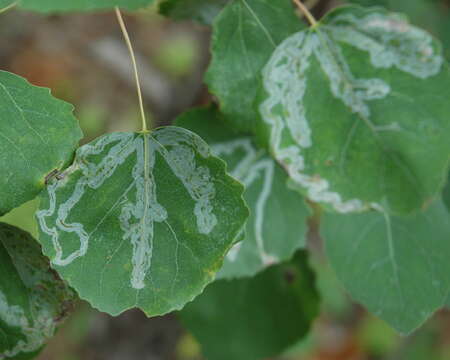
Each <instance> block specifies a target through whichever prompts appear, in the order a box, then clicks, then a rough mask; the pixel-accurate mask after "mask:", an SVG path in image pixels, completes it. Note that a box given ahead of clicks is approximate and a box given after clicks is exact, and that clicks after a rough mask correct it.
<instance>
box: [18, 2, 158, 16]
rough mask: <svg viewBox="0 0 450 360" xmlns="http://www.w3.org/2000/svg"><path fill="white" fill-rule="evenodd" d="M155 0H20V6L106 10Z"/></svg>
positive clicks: (140, 5) (45, 10)
mask: <svg viewBox="0 0 450 360" xmlns="http://www.w3.org/2000/svg"><path fill="white" fill-rule="evenodd" d="M153 2H154V0H64V1H61V0H20V2H19V6H20V7H21V8H23V9H27V10H33V11H38V12H43V13H53V12H67V11H93V10H106V9H112V8H114V7H115V6H118V7H120V8H123V9H127V10H137V9H139V8H143V7H145V6H148V5H150V4H152V3H153Z"/></svg>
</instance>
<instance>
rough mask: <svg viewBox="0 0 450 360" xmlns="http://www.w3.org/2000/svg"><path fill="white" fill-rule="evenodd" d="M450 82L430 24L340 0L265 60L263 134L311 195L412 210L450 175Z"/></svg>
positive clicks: (337, 205) (340, 204)
mask: <svg viewBox="0 0 450 360" xmlns="http://www.w3.org/2000/svg"><path fill="white" fill-rule="evenodd" d="M449 86H450V70H449V67H448V64H447V63H446V62H445V61H444V58H443V56H442V52H441V45H440V44H439V43H438V42H437V41H436V40H435V39H434V38H433V37H431V36H430V35H429V34H428V33H426V32H425V31H423V30H421V29H419V28H417V27H414V26H412V25H410V24H409V23H408V21H407V20H406V19H405V18H404V17H403V16H402V15H399V14H394V13H389V12H386V11H384V10H382V9H379V8H376V9H368V10H367V9H363V8H360V7H356V6H347V7H342V8H338V9H335V10H334V11H332V12H331V13H330V14H329V15H328V16H327V17H326V18H325V19H324V20H323V21H322V22H321V23H319V24H318V26H316V27H314V28H312V29H310V30H307V31H302V32H299V33H297V34H295V35H292V36H291V37H289V38H288V39H286V40H285V41H284V42H283V43H282V44H281V45H280V46H278V48H277V50H276V51H275V53H274V55H273V56H272V58H271V59H270V61H269V62H268V64H267V65H266V66H265V68H264V70H263V87H264V91H263V92H264V93H265V94H264V95H262V96H261V103H260V106H259V110H260V113H261V117H262V121H261V123H260V125H261V126H260V129H259V135H260V137H261V139H263V141H266V142H267V143H268V144H269V145H270V148H271V152H272V153H273V154H274V156H275V157H276V158H277V160H278V161H279V162H280V163H281V164H283V166H284V167H285V168H286V169H287V171H288V172H289V174H290V177H291V178H292V181H293V182H294V183H295V184H296V185H297V186H298V187H299V188H300V189H301V190H302V192H304V193H305V194H306V196H307V197H309V198H310V199H311V200H313V201H315V202H320V203H324V204H327V205H328V206H329V207H330V208H332V209H333V210H335V211H338V212H352V211H359V210H364V209H367V208H369V207H376V208H380V207H383V208H385V209H386V210H387V211H389V212H390V213H394V214H404V213H409V212H412V211H414V210H418V209H420V208H422V207H425V206H426V205H427V204H429V203H430V202H431V201H432V199H433V198H434V197H435V196H436V195H437V194H440V193H441V190H442V189H441V186H442V184H443V182H444V176H446V175H447V171H448V164H449V153H450V141H448V139H449V134H450V122H449V121H448V114H449V113H450V101H448V89H449Z"/></svg>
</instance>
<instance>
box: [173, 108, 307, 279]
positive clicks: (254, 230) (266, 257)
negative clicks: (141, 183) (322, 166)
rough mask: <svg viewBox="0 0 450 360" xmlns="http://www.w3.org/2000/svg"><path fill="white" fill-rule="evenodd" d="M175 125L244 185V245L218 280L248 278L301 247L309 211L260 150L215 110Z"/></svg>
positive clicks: (232, 254) (235, 250) (234, 251)
mask: <svg viewBox="0 0 450 360" xmlns="http://www.w3.org/2000/svg"><path fill="white" fill-rule="evenodd" d="M177 125H179V126H182V127H184V128H187V129H189V130H192V131H194V132H196V133H197V134H199V135H200V136H201V137H202V138H203V139H205V140H206V141H207V142H208V143H209V145H210V146H211V149H212V151H213V153H214V154H215V155H216V156H218V157H220V158H222V159H224V160H225V161H226V162H227V164H228V171H230V174H231V175H232V176H233V177H235V178H236V179H238V180H240V181H241V182H242V183H243V184H244V185H245V192H244V198H245V200H246V202H247V204H248V206H249V207H250V214H251V215H250V218H249V220H248V222H247V227H246V232H245V235H244V240H243V241H241V242H239V243H237V244H236V245H235V246H234V247H233V248H232V249H231V250H230V252H229V253H228V255H227V257H226V260H225V263H224V266H223V267H222V269H221V271H220V272H219V274H218V276H219V277H227V278H233V277H240V276H252V275H254V274H255V273H257V272H258V271H261V270H262V269H264V268H265V267H267V266H269V265H272V264H274V263H278V262H280V261H284V260H287V259H289V258H291V257H292V255H293V254H294V252H295V251H296V250H297V249H298V248H300V247H304V246H305V241H306V233H307V230H308V226H307V223H306V222H307V218H308V216H309V211H308V208H307V206H306V204H305V203H304V201H303V198H302V196H301V195H300V194H299V193H298V192H296V191H294V190H290V189H288V187H287V184H286V181H287V178H288V177H287V174H286V173H285V172H284V171H283V169H281V168H280V167H279V166H278V165H277V164H276V163H275V161H274V160H273V159H272V158H271V157H269V156H268V155H267V153H266V151H265V150H263V149H258V148H257V147H256V146H255V145H254V144H253V142H252V140H251V138H250V137H248V136H242V135H236V134H234V133H233V132H232V131H231V130H230V129H228V128H227V127H226V124H225V123H224V121H223V118H222V117H221V116H220V115H219V113H218V111H217V110H216V108H215V107H209V108H202V109H195V110H192V111H189V112H187V113H186V114H184V115H182V116H181V117H180V118H179V119H178V120H177Z"/></svg>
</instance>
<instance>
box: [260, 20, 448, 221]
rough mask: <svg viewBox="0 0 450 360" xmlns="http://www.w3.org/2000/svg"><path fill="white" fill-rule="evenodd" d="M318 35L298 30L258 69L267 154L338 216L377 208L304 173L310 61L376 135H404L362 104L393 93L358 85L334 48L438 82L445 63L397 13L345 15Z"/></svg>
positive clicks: (369, 82)
mask: <svg viewBox="0 0 450 360" xmlns="http://www.w3.org/2000/svg"><path fill="white" fill-rule="evenodd" d="M343 24H344V25H343ZM317 31H318V32H317V33H314V32H312V31H303V32H300V33H297V34H294V35H292V36H290V37H289V38H287V39H286V40H285V41H284V42H283V43H281V45H280V46H279V47H278V48H277V50H276V51H275V52H274V54H273V56H272V58H271V59H270V60H269V62H268V63H267V65H266V66H265V68H264V69H263V86H264V89H265V91H266V93H267V94H268V97H267V99H266V100H265V101H264V102H262V103H261V104H260V107H259V111H260V114H261V116H262V119H263V121H264V122H265V123H267V124H268V125H269V126H270V144H271V148H272V151H273V153H274V155H275V157H276V159H277V160H278V161H279V162H280V163H281V164H283V166H284V167H285V169H286V170H287V172H288V173H289V176H290V177H291V179H293V181H294V182H295V183H297V184H299V185H300V186H301V187H302V188H304V189H306V192H307V196H308V197H309V198H310V199H311V200H313V201H315V202H323V203H329V204H331V205H332V207H333V208H334V209H335V210H336V211H338V212H342V213H348V212H355V211H362V210H364V209H366V208H368V207H372V208H377V209H380V208H382V207H381V205H380V204H376V203H370V204H364V203H363V202H362V201H361V200H359V199H350V200H343V199H342V196H341V195H340V194H339V193H337V192H333V191H331V190H330V183H329V181H328V180H326V179H323V178H321V177H319V176H317V175H310V174H306V173H305V159H304V157H303V155H302V149H306V148H309V147H311V146H313V143H312V130H311V128H310V125H309V121H308V119H307V115H306V108H305V105H304V102H303V98H304V96H305V93H306V89H307V86H308V84H307V78H306V71H307V70H308V69H309V67H310V65H311V58H312V55H314V57H315V58H316V59H317V61H318V62H319V64H320V66H321V68H322V70H323V72H324V73H325V74H326V76H327V77H328V79H329V81H330V89H331V92H332V94H333V96H335V97H336V98H338V99H340V100H341V101H342V102H343V103H344V104H345V105H347V106H348V107H349V108H350V109H351V111H352V112H353V113H356V114H359V115H360V117H361V119H362V120H363V121H364V122H365V123H366V125H367V126H369V127H370V128H371V129H372V131H373V132H374V133H378V132H382V131H399V130H401V128H400V126H399V124H397V123H393V124H389V125H384V126H377V125H375V124H373V123H372V122H371V120H370V116H371V114H370V108H369V106H368V104H367V102H368V101H370V100H376V99H382V98H385V97H386V96H387V95H388V94H389V93H390V91H391V89H390V86H389V84H387V83H386V82H385V81H383V80H382V79H375V78H374V79H357V78H355V77H354V76H353V74H352V72H351V70H350V68H349V66H348V64H347V62H346V60H345V58H344V56H343V54H342V50H341V48H340V46H339V45H338V44H337V41H342V42H346V43H348V44H350V45H352V46H354V47H356V48H358V49H360V50H364V51H367V52H369V54H370V57H371V61H372V64H373V66H375V67H381V68H389V67H393V66H396V67H397V68H398V69H399V70H401V71H405V72H407V73H409V74H411V75H413V76H416V77H419V78H426V77H429V76H433V75H436V74H437V73H438V72H439V71H440V69H441V65H442V63H443V59H442V56H440V55H439V54H438V53H437V50H438V49H435V48H434V47H433V39H432V37H431V36H430V35H428V34H427V33H426V32H425V31H422V30H420V29H417V28H414V27H412V26H411V25H409V24H408V23H407V22H406V21H405V20H404V19H403V18H400V17H399V16H398V15H396V14H394V15H392V16H383V15H381V14H377V13H374V14H370V15H368V16H366V17H362V18H356V17H355V16H354V15H352V14H343V15H341V16H337V17H336V18H335V19H333V21H332V23H331V24H330V25H321V27H320V29H318V30H317ZM364 31H371V32H374V33H375V34H376V35H378V36H379V39H378V41H377V40H374V39H373V38H371V37H370V36H369V35H367V34H364ZM398 37H400V39H398ZM333 39H334V40H336V41H334V40H333ZM397 41H400V42H402V41H403V44H404V45H401V46H400V48H399V47H398V46H397V47H396V46H395V45H394V44H396V43H397ZM405 44H406V45H405ZM386 49H387V50H386ZM402 52H404V54H403V53H402ZM289 138H290V139H289ZM292 140H293V141H292Z"/></svg>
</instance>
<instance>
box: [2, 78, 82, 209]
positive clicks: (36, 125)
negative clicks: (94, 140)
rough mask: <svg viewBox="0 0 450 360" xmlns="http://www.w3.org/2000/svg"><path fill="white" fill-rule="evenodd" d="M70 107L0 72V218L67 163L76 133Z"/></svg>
mask: <svg viewBox="0 0 450 360" xmlns="http://www.w3.org/2000/svg"><path fill="white" fill-rule="evenodd" d="M72 111H73V107H72V105H70V104H67V103H65V102H63V101H61V100H58V99H56V98H54V97H53V96H51V95H50V92H49V90H48V89H44V88H40V87H36V86H32V85H31V84H29V83H28V82H27V81H26V80H25V79H23V78H21V77H19V76H17V75H14V74H11V73H8V72H5V71H0V174H1V176H0V215H2V214H5V213H6V212H8V211H9V210H11V209H13V208H15V207H17V206H19V205H21V204H23V203H25V202H26V201H28V200H31V199H33V198H34V197H36V196H37V195H38V194H39V192H40V191H41V190H42V189H43V187H44V184H45V177H46V175H47V174H49V173H51V172H52V171H53V170H54V169H61V168H63V167H64V166H65V165H66V164H67V163H68V162H69V161H71V160H72V157H73V154H74V152H75V149H76V147H77V146H78V141H79V140H80V138H81V136H82V134H81V130H80V128H79V127H78V124H77V121H76V119H75V118H74V116H73V114H72Z"/></svg>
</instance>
